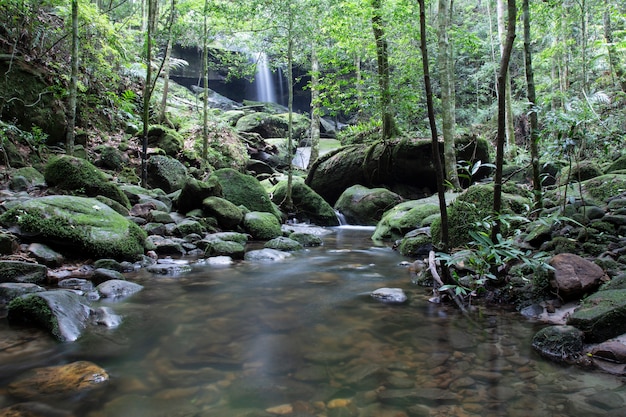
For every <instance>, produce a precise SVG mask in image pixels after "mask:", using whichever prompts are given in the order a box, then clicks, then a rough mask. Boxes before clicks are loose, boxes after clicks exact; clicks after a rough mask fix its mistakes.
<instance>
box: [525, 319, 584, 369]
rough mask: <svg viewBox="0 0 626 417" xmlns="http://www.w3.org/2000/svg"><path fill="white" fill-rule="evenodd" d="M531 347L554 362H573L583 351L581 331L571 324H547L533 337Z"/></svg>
mask: <svg viewBox="0 0 626 417" xmlns="http://www.w3.org/2000/svg"><path fill="white" fill-rule="evenodd" d="M532 347H533V349H535V350H536V351H537V352H538V353H539V354H540V355H541V356H544V357H546V358H548V359H550V360H553V361H555V362H565V363H573V362H576V361H577V360H578V358H580V355H581V354H582V351H583V333H582V332H581V331H580V330H578V329H577V328H575V327H573V326H548V327H544V328H543V329H541V330H539V331H538V332H537V333H536V334H535V336H534V337H533V341H532Z"/></svg>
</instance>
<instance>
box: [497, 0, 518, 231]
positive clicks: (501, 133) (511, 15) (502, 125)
mask: <svg viewBox="0 0 626 417" xmlns="http://www.w3.org/2000/svg"><path fill="white" fill-rule="evenodd" d="M516 15H517V10H516V6H515V0H508V29H507V35H506V42H505V43H504V50H503V53H502V58H501V59H500V69H499V70H498V93H499V94H498V135H497V138H496V175H495V180H494V188H493V212H494V214H495V215H496V220H495V222H494V225H493V228H492V229H491V240H493V241H494V242H495V241H496V240H497V236H498V234H499V233H500V219H499V217H497V216H499V215H500V212H501V211H502V165H503V164H504V142H505V140H506V133H505V130H506V101H505V94H504V90H505V88H506V86H505V83H506V75H507V73H508V71H509V62H510V60H511V51H512V50H513V41H514V40H515V22H516V18H517V16H516Z"/></svg>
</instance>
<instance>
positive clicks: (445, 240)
mask: <svg viewBox="0 0 626 417" xmlns="http://www.w3.org/2000/svg"><path fill="white" fill-rule="evenodd" d="M418 2H419V7H420V48H421V50H422V66H423V69H424V89H425V91H426V107H427V109H428V121H429V124H430V134H431V144H432V154H433V160H434V162H435V171H436V173H437V195H438V197H439V211H440V212H441V244H442V248H441V250H442V252H444V253H448V251H449V250H450V248H449V246H450V236H449V229H448V209H447V206H446V194H445V192H446V191H445V188H444V183H443V182H444V173H443V166H442V163H441V156H440V155H439V139H438V134H437V123H436V121H435V109H434V106H433V91H432V87H431V83H430V70H429V65H428V48H427V46H426V12H425V8H426V7H425V5H424V0H418ZM442 280H443V283H444V284H452V279H451V277H450V271H448V268H442Z"/></svg>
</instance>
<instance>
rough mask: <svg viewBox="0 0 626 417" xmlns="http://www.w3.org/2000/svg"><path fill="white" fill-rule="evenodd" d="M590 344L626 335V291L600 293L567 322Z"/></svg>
mask: <svg viewBox="0 0 626 417" xmlns="http://www.w3.org/2000/svg"><path fill="white" fill-rule="evenodd" d="M567 324H569V325H572V326H576V327H577V328H579V329H580V330H582V331H583V332H584V333H585V340H587V341H589V342H603V341H605V340H608V339H610V338H612V337H616V336H619V335H621V334H624V333H626V290H606V291H599V292H597V293H595V294H593V295H591V296H589V297H588V298H586V299H585V300H583V302H582V305H581V307H580V308H579V309H578V310H576V311H575V312H574V314H572V315H571V316H570V317H569V319H568V320H567Z"/></svg>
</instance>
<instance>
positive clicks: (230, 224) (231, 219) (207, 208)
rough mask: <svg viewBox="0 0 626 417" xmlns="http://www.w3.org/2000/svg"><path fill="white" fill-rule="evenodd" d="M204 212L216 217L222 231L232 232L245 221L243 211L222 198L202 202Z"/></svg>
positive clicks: (206, 199)
mask: <svg viewBox="0 0 626 417" xmlns="http://www.w3.org/2000/svg"><path fill="white" fill-rule="evenodd" d="M202 211H203V212H204V214H206V215H207V216H210V217H214V218H215V219H216V220H217V223H218V224H219V226H220V227H221V228H222V229H226V230H231V229H233V228H235V227H236V226H237V225H239V223H241V221H242V220H243V211H242V210H241V209H240V208H239V207H238V206H236V205H234V204H233V203H231V202H230V201H228V200H226V199H224V198H220V197H207V198H205V199H204V200H203V201H202Z"/></svg>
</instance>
